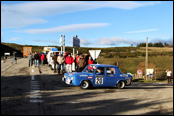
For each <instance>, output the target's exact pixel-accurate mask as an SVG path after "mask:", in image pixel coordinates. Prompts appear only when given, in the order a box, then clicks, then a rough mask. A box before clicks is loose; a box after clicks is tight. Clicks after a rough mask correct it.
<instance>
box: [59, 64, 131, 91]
mask: <svg viewBox="0 0 174 116" xmlns="http://www.w3.org/2000/svg"><path fill="white" fill-rule="evenodd" d="M62 81H64V82H65V83H66V84H68V85H74V86H80V87H81V88H82V89H87V88H89V87H116V88H121V89H122V88H125V86H128V85H131V82H132V76H131V75H129V74H123V73H121V72H120V70H119V68H118V67H117V66H113V65H106V64H90V65H87V66H86V67H85V69H84V70H83V71H82V72H71V73H65V74H64V77H62Z"/></svg>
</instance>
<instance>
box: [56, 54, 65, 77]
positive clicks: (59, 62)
mask: <svg viewBox="0 0 174 116" xmlns="http://www.w3.org/2000/svg"><path fill="white" fill-rule="evenodd" d="M57 62H58V64H59V67H58V74H60V69H61V66H62V74H63V73H64V72H65V69H64V62H65V58H64V57H63V56H62V54H61V53H59V56H58V57H57Z"/></svg>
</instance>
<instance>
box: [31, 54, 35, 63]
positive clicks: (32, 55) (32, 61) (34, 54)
mask: <svg viewBox="0 0 174 116" xmlns="http://www.w3.org/2000/svg"><path fill="white" fill-rule="evenodd" d="M34 55H35V52H34V51H33V53H32V62H31V65H32V66H33V64H34Z"/></svg>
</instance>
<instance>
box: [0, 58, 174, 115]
mask: <svg viewBox="0 0 174 116" xmlns="http://www.w3.org/2000/svg"><path fill="white" fill-rule="evenodd" d="M9 62H10V60H9ZM7 64H8V62H6V64H5V63H1V114H2V115H80V114H81V115H154V114H155V115H164V114H171V115H172V114H173V85H171V84H166V83H135V82H134V83H133V85H132V86H127V87H126V88H125V89H116V88H93V89H89V90H82V89H80V88H79V87H72V86H68V85H66V84H64V83H63V82H62V81H61V77H62V76H63V75H59V76H58V75H57V73H53V71H52V70H50V68H49V67H48V66H47V65H45V66H40V68H37V67H36V68H35V67H28V60H27V59H23V58H22V59H19V60H18V63H17V64H13V65H11V66H10V67H9V68H6V67H7ZM4 65H6V66H4ZM9 65H10V63H9ZM4 68H6V69H5V70H4V71H2V70H3V69H4Z"/></svg>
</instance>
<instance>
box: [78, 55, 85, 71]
mask: <svg viewBox="0 0 174 116" xmlns="http://www.w3.org/2000/svg"><path fill="white" fill-rule="evenodd" d="M78 65H79V72H81V71H82V70H83V69H84V68H85V66H86V61H85V58H84V55H80V59H79V62H78Z"/></svg>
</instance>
